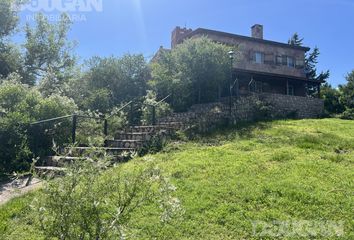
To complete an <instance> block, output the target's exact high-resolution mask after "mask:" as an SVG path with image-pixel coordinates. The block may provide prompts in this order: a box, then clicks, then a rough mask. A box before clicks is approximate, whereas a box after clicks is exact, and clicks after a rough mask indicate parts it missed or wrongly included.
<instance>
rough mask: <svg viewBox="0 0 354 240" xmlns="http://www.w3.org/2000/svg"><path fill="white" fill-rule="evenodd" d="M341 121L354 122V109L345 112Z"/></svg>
mask: <svg viewBox="0 0 354 240" xmlns="http://www.w3.org/2000/svg"><path fill="white" fill-rule="evenodd" d="M340 118H341V119H346V120H354V108H351V109H347V110H346V111H344V112H343V113H342V114H341V116H340Z"/></svg>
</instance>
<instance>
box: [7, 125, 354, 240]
mask: <svg viewBox="0 0 354 240" xmlns="http://www.w3.org/2000/svg"><path fill="white" fill-rule="evenodd" d="M147 158H148V159H149V160H153V161H154V162H156V163H157V165H158V166H159V167H160V168H161V169H163V171H164V174H165V175H168V176H170V179H171V181H172V182H173V183H174V185H175V186H176V187H177V190H176V195H177V197H178V198H179V199H180V201H181V204H182V207H183V210H184V214H183V216H182V219H180V221H177V222H176V223H175V224H172V225H166V226H165V227H164V228H162V229H157V228H155V226H156V222H154V221H155V220H153V218H151V217H150V216H149V215H144V216H140V215H139V214H138V213H137V215H136V216H135V217H134V218H133V219H134V224H135V226H136V228H138V229H140V230H141V232H142V234H143V235H144V236H145V238H146V239H151V238H156V239H252V238H255V239H257V236H254V234H253V228H252V226H253V225H252V222H254V221H263V222H267V223H271V222H272V221H286V222H291V223H296V222H299V221H309V222H310V223H314V224H322V223H323V224H324V225H325V224H326V223H327V222H326V221H334V222H336V223H341V224H342V225H341V226H343V229H342V230H343V231H344V233H343V234H342V236H341V239H353V238H354V220H353V219H354V212H353V209H354V194H353V189H354V121H343V120H337V119H323V120H300V121H293V120H289V121H276V122H266V123H259V124H255V125H250V126H244V127H240V128H237V129H224V130H219V131H217V132H214V133H212V134H209V135H207V136H203V137H199V138H198V139H196V140H195V141H189V142H175V143H173V144H170V145H169V146H167V147H166V148H165V150H164V152H162V153H159V154H156V155H150V156H147V157H145V158H137V159H134V160H132V161H130V162H129V163H127V164H125V166H124V167H125V168H126V169H127V171H129V169H130V168H131V167H133V166H135V165H144V164H146V159H147ZM114 172H115V169H111V170H109V171H107V173H106V174H114ZM108 183H109V182H108ZM35 196H36V193H32V194H30V195H28V196H26V197H23V198H19V199H15V200H13V201H12V202H10V203H8V204H7V205H5V206H2V207H1V208H0V237H1V236H2V238H1V239H31V238H32V239H40V238H41V234H40V232H38V231H37V230H36V229H34V228H33V227H32V225H31V221H30V219H28V218H27V217H26V216H28V214H29V212H30V208H29V204H30V203H31V201H32V199H33V198H34V197H35ZM152 211H153V209H152ZM309 222H307V223H309ZM313 228H314V227H312V229H313ZM256 233H259V232H256ZM1 234H3V235H1ZM317 237H318V238H323V236H320V235H317ZM289 238H290V239H293V236H289ZM305 238H306V239H308V238H309V237H305Z"/></svg>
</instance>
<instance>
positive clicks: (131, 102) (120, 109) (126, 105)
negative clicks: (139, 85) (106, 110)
mask: <svg viewBox="0 0 354 240" xmlns="http://www.w3.org/2000/svg"><path fill="white" fill-rule="evenodd" d="M133 102H134V100H132V101H130V102H128V103H127V104H125V105H124V106H123V107H121V108H119V109H118V110H117V112H120V111H122V110H123V109H125V108H126V107H128V106H129V105H130V104H133ZM114 115H116V114H111V115H110V116H108V117H107V118H106V119H110V118H111V117H113V116H114Z"/></svg>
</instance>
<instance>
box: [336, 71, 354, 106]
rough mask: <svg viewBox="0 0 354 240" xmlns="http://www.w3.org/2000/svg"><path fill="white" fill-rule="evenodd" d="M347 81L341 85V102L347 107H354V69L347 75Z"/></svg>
mask: <svg viewBox="0 0 354 240" xmlns="http://www.w3.org/2000/svg"><path fill="white" fill-rule="evenodd" d="M346 80H347V83H346V84H345V85H339V90H340V92H341V93H342V96H341V99H340V100H341V103H342V104H343V105H344V106H345V107H346V109H354V70H353V71H352V72H351V73H348V75H347V76H346Z"/></svg>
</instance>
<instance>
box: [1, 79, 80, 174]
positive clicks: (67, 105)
mask: <svg viewBox="0 0 354 240" xmlns="http://www.w3.org/2000/svg"><path fill="white" fill-rule="evenodd" d="M20 82H21V78H20V77H19V76H18V75H11V78H8V79H6V80H5V81H3V83H1V84H0V110H1V112H3V116H1V117H0V171H3V172H8V173H9V172H12V171H17V170H24V169H26V168H28V167H29V162H30V160H31V157H32V156H33V152H32V150H33V146H34V145H36V146H39V147H43V149H42V150H43V151H48V150H50V148H51V146H52V138H51V137H50V136H49V135H46V131H45V129H42V128H41V129H34V128H32V127H30V126H29V123H31V122H34V121H36V120H42V119H48V118H52V117H59V116H63V115H67V114H71V113H73V111H75V110H76V109H77V108H76V105H75V103H74V102H73V101H72V100H70V99H68V98H67V97H62V96H59V95H52V96H50V97H49V98H43V97H42V95H41V94H40V92H39V91H38V90H37V89H35V88H29V87H28V86H27V85H24V84H21V83H20ZM58 133H59V134H58V136H57V137H58V139H60V138H65V137H66V138H68V136H63V135H61V134H64V132H63V131H58Z"/></svg>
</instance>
